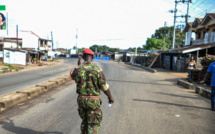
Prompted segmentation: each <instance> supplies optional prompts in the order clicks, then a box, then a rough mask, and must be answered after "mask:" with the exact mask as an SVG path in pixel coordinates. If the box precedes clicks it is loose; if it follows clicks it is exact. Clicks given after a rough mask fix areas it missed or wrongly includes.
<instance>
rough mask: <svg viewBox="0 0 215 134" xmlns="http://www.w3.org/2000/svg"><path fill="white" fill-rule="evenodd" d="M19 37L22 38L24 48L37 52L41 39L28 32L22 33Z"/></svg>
mask: <svg viewBox="0 0 215 134" xmlns="http://www.w3.org/2000/svg"><path fill="white" fill-rule="evenodd" d="M19 37H20V38H22V47H23V48H34V49H35V50H38V44H39V42H38V40H39V39H38V37H37V36H35V35H33V34H31V33H28V32H21V33H20V34H19Z"/></svg>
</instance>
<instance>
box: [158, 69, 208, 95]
mask: <svg viewBox="0 0 215 134" xmlns="http://www.w3.org/2000/svg"><path fill="white" fill-rule="evenodd" d="M154 69H155V70H157V72H158V73H159V74H161V75H166V74H169V75H172V76H174V77H175V78H177V79H178V80H183V81H186V82H188V73H187V72H174V71H171V70H166V69H162V68H154ZM176 82H177V81H176ZM191 84H193V85H194V89H195V88H196V87H197V86H198V87H202V88H204V89H206V90H209V91H210V90H211V87H210V86H207V85H204V84H198V83H197V82H195V81H193V82H192V83H191Z"/></svg>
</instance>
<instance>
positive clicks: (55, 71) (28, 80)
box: [0, 58, 77, 96]
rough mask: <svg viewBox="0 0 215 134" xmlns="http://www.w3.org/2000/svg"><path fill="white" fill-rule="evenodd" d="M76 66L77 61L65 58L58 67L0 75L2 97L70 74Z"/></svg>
mask: <svg viewBox="0 0 215 134" xmlns="http://www.w3.org/2000/svg"><path fill="white" fill-rule="evenodd" d="M75 65H77V59H71V58H65V59H64V62H63V63H62V64H59V65H56V66H51V67H46V68H43V69H37V70H31V71H23V72H18V73H11V74H4V75H0V96H2V95H4V94H7V93H10V92H14V91H17V90H20V89H23V88H26V87H29V86H32V85H36V84H39V83H41V82H43V81H47V80H50V79H52V78H55V77H58V76H61V75H65V74H68V73H69V72H68V70H69V69H71V67H74V66H75Z"/></svg>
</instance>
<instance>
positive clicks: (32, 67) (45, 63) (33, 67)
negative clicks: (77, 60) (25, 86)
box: [0, 59, 64, 75]
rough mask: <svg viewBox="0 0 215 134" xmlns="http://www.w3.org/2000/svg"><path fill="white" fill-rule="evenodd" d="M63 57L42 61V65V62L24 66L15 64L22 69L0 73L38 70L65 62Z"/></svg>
mask: <svg viewBox="0 0 215 134" xmlns="http://www.w3.org/2000/svg"><path fill="white" fill-rule="evenodd" d="M63 61H64V60H63V59H59V60H56V61H53V62H48V61H42V62H41V63H43V64H42V65H41V66H40V64H36V65H34V64H32V65H27V66H22V65H13V66H15V67H19V68H21V69H20V70H15V71H14V70H13V71H12V70H10V71H6V72H5V73H0V75H4V74H11V73H16V72H23V71H30V70H36V69H42V68H46V67H50V66H55V65H58V64H61V63H63ZM2 68H5V66H3V67H2ZM0 70H1V68H0Z"/></svg>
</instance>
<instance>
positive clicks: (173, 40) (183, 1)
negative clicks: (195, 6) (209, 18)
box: [172, 0, 192, 49]
mask: <svg viewBox="0 0 215 134" xmlns="http://www.w3.org/2000/svg"><path fill="white" fill-rule="evenodd" d="M178 2H182V3H185V2H188V6H187V14H186V15H185V21H186V23H187V20H188V17H190V16H189V15H188V12H189V2H190V3H191V2H192V0H188V1H185V0H180V1H177V0H175V10H174V11H173V12H174V25H173V28H174V30H173V39H172V48H173V49H174V48H175V31H176V28H175V23H176V17H184V16H183V15H182V16H176V13H177V4H178Z"/></svg>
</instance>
